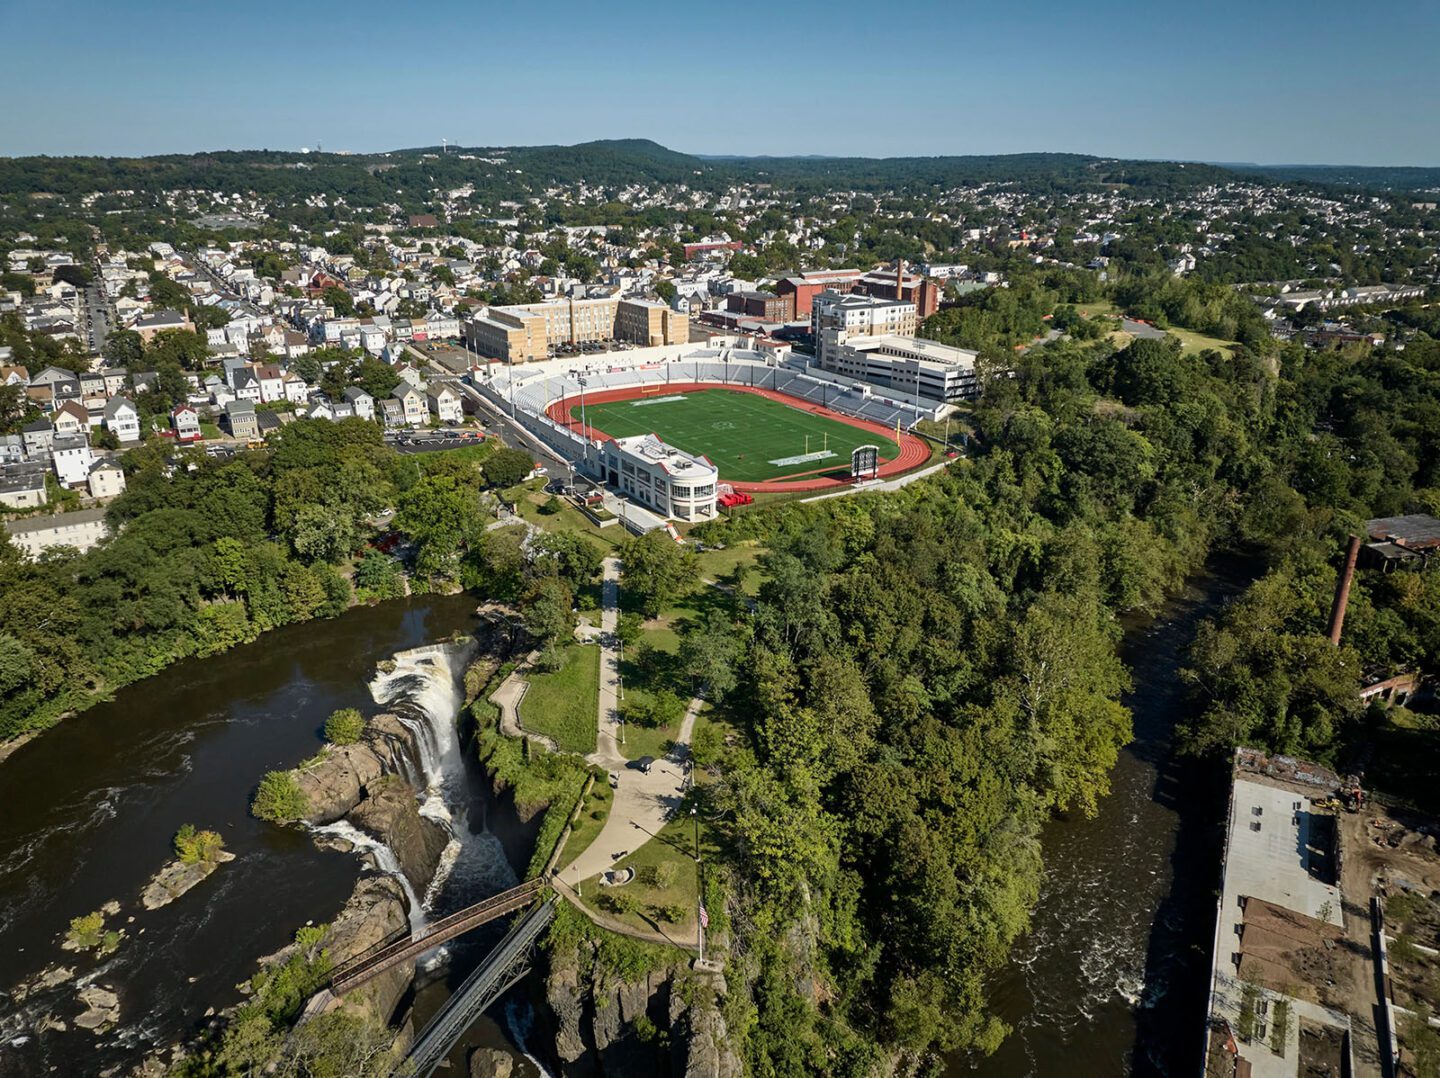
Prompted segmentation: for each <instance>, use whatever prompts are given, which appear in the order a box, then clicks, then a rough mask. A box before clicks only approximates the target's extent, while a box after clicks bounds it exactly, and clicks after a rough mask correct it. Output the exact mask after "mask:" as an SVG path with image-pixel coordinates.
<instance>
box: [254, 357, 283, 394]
mask: <svg viewBox="0 0 1440 1078" xmlns="http://www.w3.org/2000/svg"><path fill="white" fill-rule="evenodd" d="M255 377H256V378H258V379H259V380H260V399H261V400H262V401H265V402H266V403H269V402H270V401H279V400H288V399H289V398H288V397H287V396H286V394H285V375H284V373H283V372H282V371H281V370H280V368H279V366H277V365H276V364H274V363H266V364H264V365H262V366H259V367H256V368H255Z"/></svg>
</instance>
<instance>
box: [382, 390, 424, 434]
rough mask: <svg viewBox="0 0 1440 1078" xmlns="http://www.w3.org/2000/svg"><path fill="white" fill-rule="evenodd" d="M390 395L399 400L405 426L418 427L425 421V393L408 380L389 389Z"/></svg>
mask: <svg viewBox="0 0 1440 1078" xmlns="http://www.w3.org/2000/svg"><path fill="white" fill-rule="evenodd" d="M390 396H392V397H393V398H395V400H397V401H399V402H400V408H401V410H402V414H403V415H404V422H405V425H406V426H410V427H418V426H420V425H421V424H422V423H424V422H425V417H426V415H427V410H426V405H425V394H424V393H421V392H420V390H418V389H416V388H415V387H414V386H412V385H411V384H410V383H409V382H401V383H400V384H399V385H398V386H396V387H395V388H394V390H392V391H391V393H390Z"/></svg>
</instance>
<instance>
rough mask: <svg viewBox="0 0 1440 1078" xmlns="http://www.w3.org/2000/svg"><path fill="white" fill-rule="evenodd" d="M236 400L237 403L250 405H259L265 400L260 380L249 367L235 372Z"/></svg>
mask: <svg viewBox="0 0 1440 1078" xmlns="http://www.w3.org/2000/svg"><path fill="white" fill-rule="evenodd" d="M234 385H235V399H236V400H237V401H248V402H249V403H250V404H259V403H260V402H261V401H263V400H264V399H265V393H264V390H263V389H262V388H261V386H260V378H259V376H257V375H256V373H255V372H254V371H253V370H251V369H250V368H249V367H244V368H242V369H240V370H238V371H236V372H235V381H234Z"/></svg>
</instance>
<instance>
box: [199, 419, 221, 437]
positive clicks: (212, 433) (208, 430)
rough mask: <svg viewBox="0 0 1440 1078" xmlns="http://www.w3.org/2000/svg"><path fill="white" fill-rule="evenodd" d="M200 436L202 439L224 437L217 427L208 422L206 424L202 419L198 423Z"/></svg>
mask: <svg viewBox="0 0 1440 1078" xmlns="http://www.w3.org/2000/svg"><path fill="white" fill-rule="evenodd" d="M200 436H201V437H202V438H223V437H225V435H224V434H223V433H221V431H220V428H219V427H217V426H216V425H215V424H214V423H209V422H207V421H205V420H203V419H202V420H201V421H200Z"/></svg>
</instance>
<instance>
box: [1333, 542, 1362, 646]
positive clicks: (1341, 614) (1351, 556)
mask: <svg viewBox="0 0 1440 1078" xmlns="http://www.w3.org/2000/svg"><path fill="white" fill-rule="evenodd" d="M1359 556H1360V537H1359V536H1358V535H1352V536H1351V537H1350V546H1349V548H1348V549H1347V550H1346V551H1345V568H1344V569H1342V570H1341V572H1340V581H1339V583H1337V584H1336V585H1335V605H1334V606H1332V607H1331V608H1330V643H1332V644H1334V645H1335V646H1336V647H1337V648H1338V647H1339V646H1340V631H1341V630H1342V629H1343V628H1344V627H1345V604H1346V603H1348V602H1349V601H1350V582H1351V581H1352V580H1354V579H1355V559H1356V558H1357V557H1359Z"/></svg>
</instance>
